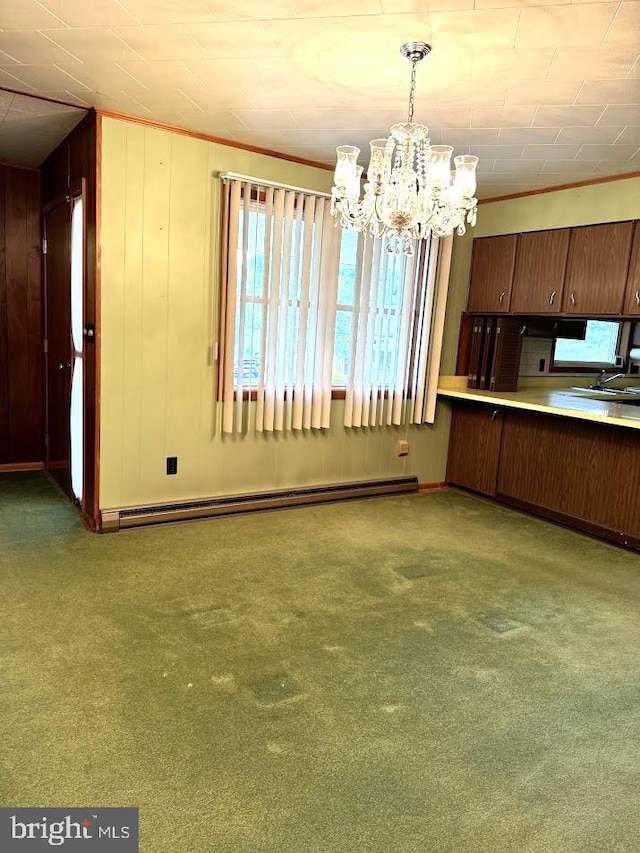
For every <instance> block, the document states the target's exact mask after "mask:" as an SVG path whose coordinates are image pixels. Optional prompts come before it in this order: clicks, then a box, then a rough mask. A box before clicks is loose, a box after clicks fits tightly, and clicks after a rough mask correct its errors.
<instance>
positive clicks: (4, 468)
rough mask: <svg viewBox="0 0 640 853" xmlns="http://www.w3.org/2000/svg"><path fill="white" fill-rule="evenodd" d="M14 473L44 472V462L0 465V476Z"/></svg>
mask: <svg viewBox="0 0 640 853" xmlns="http://www.w3.org/2000/svg"><path fill="white" fill-rule="evenodd" d="M16 471H44V462H5V463H3V464H2V465H0V474H7V473H11V472H16Z"/></svg>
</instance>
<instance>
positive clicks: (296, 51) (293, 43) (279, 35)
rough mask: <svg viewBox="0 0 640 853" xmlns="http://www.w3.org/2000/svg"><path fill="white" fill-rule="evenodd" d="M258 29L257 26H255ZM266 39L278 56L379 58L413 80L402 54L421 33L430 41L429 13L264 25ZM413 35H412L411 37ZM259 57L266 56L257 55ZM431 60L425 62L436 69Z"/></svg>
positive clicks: (298, 20)
mask: <svg viewBox="0 0 640 853" xmlns="http://www.w3.org/2000/svg"><path fill="white" fill-rule="evenodd" d="M254 26H255V25H254ZM260 26H261V28H262V36H261V37H262V38H265V39H266V40H267V42H268V44H269V45H270V46H271V47H272V48H273V50H274V52H275V54H276V55H278V56H284V57H290V56H301V57H305V58H306V59H307V60H309V58H310V57H315V56H318V57H323V58H324V59H325V60H327V59H331V61H336V62H342V61H343V60H348V58H349V57H359V56H368V57H372V58H374V57H375V58H376V59H377V61H378V64H379V65H381V66H382V68H386V69H389V68H393V69H399V68H404V70H405V74H406V76H407V79H408V78H409V73H410V65H409V63H408V62H407V60H406V59H405V58H404V57H403V56H402V55H401V54H400V46H401V45H402V44H403V43H404V42H406V41H408V40H410V38H411V34H413V33H416V32H418V33H420V37H421V39H422V40H424V41H429V40H430V30H429V17H428V15H427V13H423V14H413V15H387V16H384V17H383V16H381V15H348V16H345V17H331V18H323V19H322V21H321V22H320V24H319V22H318V20H317V19H315V18H295V19H293V20H287V21H263V22H261V24H260ZM408 34H409V35H408ZM255 55H256V56H260V55H264V54H260V53H257V52H256V53H255ZM431 58H432V57H431V56H429V57H428V59H426V60H425V63H429V68H432V66H433V64H434V63H432V62H431Z"/></svg>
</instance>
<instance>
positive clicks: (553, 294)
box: [549, 290, 558, 305]
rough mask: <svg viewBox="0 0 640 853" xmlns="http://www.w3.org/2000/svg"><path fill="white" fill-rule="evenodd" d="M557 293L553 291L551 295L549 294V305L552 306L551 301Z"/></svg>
mask: <svg viewBox="0 0 640 853" xmlns="http://www.w3.org/2000/svg"><path fill="white" fill-rule="evenodd" d="M557 292H558V291H557V290H554V291H553V293H552V294H551V296H550V297H549V305H553V300H554V299H555V298H556V293H557Z"/></svg>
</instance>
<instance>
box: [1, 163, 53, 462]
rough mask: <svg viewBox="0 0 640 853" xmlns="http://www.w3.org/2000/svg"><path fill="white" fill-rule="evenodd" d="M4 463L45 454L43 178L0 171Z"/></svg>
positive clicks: (25, 172) (19, 171)
mask: <svg viewBox="0 0 640 853" xmlns="http://www.w3.org/2000/svg"><path fill="white" fill-rule="evenodd" d="M0 172H1V174H2V192H1V194H0V204H1V211H2V215H1V216H0V242H1V244H2V261H1V262H0V464H13V463H28V462H41V461H42V460H43V451H44V441H43V439H44V414H43V371H44V359H43V352H42V339H43V326H42V266H41V254H40V234H41V232H40V175H39V173H38V172H36V171H33V170H28V169H17V168H11V167H7V166H2V167H0Z"/></svg>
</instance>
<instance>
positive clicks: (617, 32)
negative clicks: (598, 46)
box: [603, 2, 640, 48]
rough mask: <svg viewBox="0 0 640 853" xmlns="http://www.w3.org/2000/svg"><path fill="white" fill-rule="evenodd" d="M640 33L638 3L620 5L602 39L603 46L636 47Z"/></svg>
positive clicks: (639, 9)
mask: <svg viewBox="0 0 640 853" xmlns="http://www.w3.org/2000/svg"><path fill="white" fill-rule="evenodd" d="M639 32H640V3H638V2H632V3H622V4H621V5H620V7H619V9H618V12H617V14H616V16H615V18H614V19H613V22H612V24H611V26H610V27H609V29H608V30H607V33H606V35H605V37H604V41H603V44H604V45H610V44H615V45H632V46H635V47H636V48H637V47H638V33H639Z"/></svg>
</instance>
